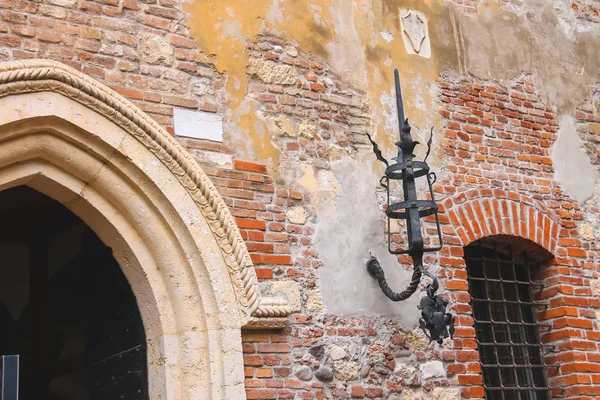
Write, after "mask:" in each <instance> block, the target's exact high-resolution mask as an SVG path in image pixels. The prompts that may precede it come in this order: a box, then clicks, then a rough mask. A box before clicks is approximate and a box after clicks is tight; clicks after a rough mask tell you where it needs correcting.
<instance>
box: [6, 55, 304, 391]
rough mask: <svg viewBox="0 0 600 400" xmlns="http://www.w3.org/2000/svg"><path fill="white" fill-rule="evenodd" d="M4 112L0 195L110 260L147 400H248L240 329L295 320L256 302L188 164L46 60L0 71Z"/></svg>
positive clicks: (79, 77) (102, 90) (106, 98)
mask: <svg viewBox="0 0 600 400" xmlns="http://www.w3.org/2000/svg"><path fill="white" fill-rule="evenodd" d="M0 110H2V112H1V113H0V114H1V115H0V190H7V189H9V188H12V187H18V186H22V185H27V186H28V187H30V188H32V189H35V190H37V191H38V192H40V193H43V194H44V195H46V196H49V197H51V198H52V199H55V200H56V201H58V202H59V203H60V204H62V205H63V206H64V207H66V208H67V209H69V210H70V211H71V212H73V213H74V214H75V215H77V216H78V217H79V218H81V220H82V221H83V222H85V224H87V226H89V227H90V229H92V230H93V231H94V232H95V233H96V234H97V235H98V237H99V238H100V239H101V240H102V242H103V243H105V244H106V245H107V246H109V247H110V248H111V249H112V255H113V256H114V258H115V260H116V261H117V262H118V264H119V266H120V269H121V271H122V272H123V274H124V275H125V277H127V281H128V282H129V284H130V285H131V290H132V292H133V294H134V295H135V299H136V301H137V305H138V308H139V312H140V314H141V318H142V320H143V325H144V329H145V336H146V342H145V343H146V345H147V350H146V357H147V369H148V392H149V393H148V397H150V398H152V399H159V398H160V399H165V400H175V399H176V400H191V399H207V400H208V399H213V400H217V399H238V398H239V399H242V398H244V368H243V356H242V344H241V332H240V331H241V329H242V327H245V328H280V327H282V326H284V325H285V323H286V321H287V317H288V316H289V315H290V314H291V312H292V309H291V307H289V306H287V305H286V303H285V301H282V300H280V299H275V298H266V297H263V296H262V295H261V293H260V290H259V288H258V282H257V279H256V274H255V271H254V268H253V266H252V261H251V259H250V256H249V254H248V251H247V249H246V246H245V244H244V241H243V239H242V237H241V235H240V233H239V230H238V229H237V226H236V225H235V221H234V219H233V217H232V215H231V214H230V213H229V210H228V209H227V205H226V204H225V202H224V201H223V199H222V198H221V197H220V195H219V194H218V193H217V191H216V189H215V187H214V186H213V185H212V183H211V182H210V180H209V178H208V177H207V176H206V175H205V174H204V172H203V171H202V170H201V169H200V167H199V166H198V164H197V163H196V162H195V161H194V160H193V158H192V157H191V155H190V154H189V153H188V152H187V151H186V150H185V149H183V148H182V147H181V146H180V145H179V144H178V143H177V142H176V141H175V140H174V139H173V138H172V137H171V136H170V135H169V134H168V133H167V132H166V131H165V130H164V129H163V128H162V127H161V126H160V125H158V124H157V123H156V122H155V121H153V120H152V119H151V118H150V117H148V116H147V115H145V114H144V113H143V112H142V111H141V110H140V109H139V108H137V107H136V106H135V105H133V104H132V103H131V102H129V101H128V100H127V99H125V98H123V97H122V96H120V95H119V94H118V93H116V92H114V91H112V90H111V89H110V88H108V87H106V86H104V85H102V84H101V83H99V82H98V81H96V80H94V79H92V78H90V77H88V76H86V75H85V74H82V73H81V72H78V71H75V70H73V69H72V68H69V67H67V66H65V65H62V64H60V63H57V62H53V61H48V60H27V61H22V62H9V63H0ZM105 398H106V397H105ZM124 398H131V397H127V396H124Z"/></svg>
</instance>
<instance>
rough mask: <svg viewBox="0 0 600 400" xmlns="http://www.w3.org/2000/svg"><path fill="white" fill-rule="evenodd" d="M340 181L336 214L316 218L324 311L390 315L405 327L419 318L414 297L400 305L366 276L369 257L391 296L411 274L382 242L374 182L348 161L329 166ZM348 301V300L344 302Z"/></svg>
mask: <svg viewBox="0 0 600 400" xmlns="http://www.w3.org/2000/svg"><path fill="white" fill-rule="evenodd" d="M332 171H333V172H334V174H335V177H336V179H337V180H338V181H339V182H340V189H341V190H340V193H339V195H338V196H337V198H336V199H335V207H334V208H333V209H334V210H335V211H334V212H333V213H332V214H328V215H326V216H325V217H323V218H321V219H320V223H319V225H318V227H317V229H316V233H315V235H316V237H315V243H316V246H317V250H318V251H319V254H320V256H321V259H322V260H323V263H324V266H323V267H322V268H320V269H319V271H320V277H319V278H320V279H319V281H320V289H321V295H322V297H323V302H324V304H325V307H326V308H327V311H328V312H329V313H332V314H334V315H340V316H348V317H349V316H358V315H360V316H395V317H400V318H401V319H402V322H403V323H404V325H405V326H414V325H416V323H417V320H418V318H419V315H420V314H419V311H418V310H417V304H418V302H419V298H420V295H418V294H417V295H414V296H412V297H411V298H410V299H408V300H406V301H404V302H402V303H401V305H400V304H398V303H394V302H392V301H390V300H389V299H388V298H387V297H385V295H384V294H383V293H382V292H381V289H380V288H379V285H378V284H377V280H375V279H373V278H371V277H370V276H369V274H368V273H367V271H366V267H365V263H366V262H367V260H368V258H369V253H370V252H371V253H372V254H373V255H374V256H376V257H377V258H378V259H379V261H380V262H381V265H382V266H383V268H384V269H385V272H386V278H387V279H388V283H389V284H390V286H391V287H392V288H393V289H394V290H395V291H401V290H404V288H405V286H406V285H407V284H408V282H409V281H410V277H411V271H407V270H405V269H404V267H403V266H402V265H400V264H399V263H398V260H397V259H396V257H395V256H393V255H391V254H389V253H388V251H387V247H386V245H385V243H384V242H383V240H382V239H383V231H384V230H383V223H382V218H381V215H382V214H381V212H380V207H379V205H378V203H377V198H376V195H375V185H376V184H377V182H378V179H377V177H376V176H375V175H374V174H373V172H371V171H370V170H369V168H368V167H367V166H365V165H356V164H354V163H352V162H350V161H348V160H342V161H338V162H335V163H333V164H332ZM349 299H351V300H349Z"/></svg>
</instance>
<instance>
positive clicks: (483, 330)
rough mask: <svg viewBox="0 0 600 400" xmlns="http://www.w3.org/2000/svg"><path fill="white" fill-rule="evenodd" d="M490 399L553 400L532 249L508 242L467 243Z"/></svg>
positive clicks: (477, 326) (479, 343)
mask: <svg viewBox="0 0 600 400" xmlns="http://www.w3.org/2000/svg"><path fill="white" fill-rule="evenodd" d="M464 253H465V256H464V257H465V261H466V264H467V274H468V280H469V292H470V294H471V305H472V307H473V317H474V319H475V331H476V335H477V347H478V350H479V357H480V360H481V367H482V372H483V384H484V388H485V394H486V398H487V399H490V400H513V399H514V400H521V399H523V400H525V399H526V400H537V399H544V400H545V399H550V391H549V388H548V383H547V378H546V366H545V364H544V357H543V353H542V349H543V346H544V345H542V344H541V343H540V330H539V328H540V327H539V324H538V321H537V318H536V306H537V304H536V302H535V301H534V297H533V290H534V289H535V287H536V286H538V285H536V284H535V283H534V282H533V281H532V279H531V275H532V272H531V271H532V268H533V269H534V270H535V267H536V266H537V265H539V262H533V261H532V260H528V257H527V256H528V252H527V251H524V249H519V248H518V247H516V246H515V245H513V244H511V242H510V241H507V240H498V238H494V239H482V240H479V241H477V242H475V243H473V244H471V245H469V246H467V247H465V252H464Z"/></svg>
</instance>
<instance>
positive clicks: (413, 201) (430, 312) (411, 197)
mask: <svg viewBox="0 0 600 400" xmlns="http://www.w3.org/2000/svg"><path fill="white" fill-rule="evenodd" d="M394 78H395V83H396V106H397V109H398V124H399V132H400V140H399V141H397V142H396V143H395V145H396V147H398V156H397V157H394V158H393V160H394V161H396V162H395V163H394V164H390V163H389V161H388V160H387V159H386V158H385V157H383V155H382V154H381V150H379V147H378V146H377V144H376V143H375V142H374V141H373V139H372V138H371V136H370V135H368V134H367V136H368V138H369V141H370V142H371V144H372V145H373V152H374V153H375V157H376V158H377V159H378V160H379V161H381V162H382V163H384V164H385V166H386V169H385V175H384V176H383V177H382V178H381V180H380V184H381V186H382V187H383V188H385V190H386V192H387V208H386V210H385V213H386V217H387V223H388V230H387V232H388V233H387V235H388V251H389V252H390V253H391V254H408V255H409V256H410V257H411V258H412V260H413V266H414V269H413V274H412V278H411V281H410V283H409V285H408V287H407V288H406V289H405V290H404V291H402V292H400V293H396V292H394V291H393V290H392V289H390V287H389V285H388V283H387V281H386V279H385V273H384V271H383V268H382V267H381V265H380V264H379V261H378V260H377V258H375V257H373V256H371V258H370V259H369V260H368V261H367V271H368V272H369V274H370V275H371V276H372V277H374V278H376V279H377V281H378V283H379V287H380V288H381V290H382V291H383V293H384V294H385V295H386V296H387V297H388V298H389V299H391V300H392V301H403V300H406V299H408V298H409V297H410V296H412V295H413V293H415V291H416V290H417V288H418V286H419V283H420V281H421V277H422V276H423V275H426V276H428V277H429V278H430V279H431V280H432V283H430V284H429V285H427V294H426V296H425V297H423V298H422V299H421V302H420V304H419V306H418V308H419V310H421V318H420V320H419V325H420V327H421V329H423V332H424V333H425V335H426V336H427V337H428V338H429V340H431V341H433V340H435V341H437V342H438V343H440V344H441V343H442V342H443V339H444V338H447V337H448V336H450V337H451V338H452V337H453V336H454V316H452V314H450V313H448V312H446V307H447V306H448V302H447V301H446V300H444V299H443V298H442V297H441V296H439V295H437V294H436V292H437V290H438V289H439V283H438V279H437V277H436V276H435V275H433V274H431V273H430V272H429V271H427V270H425V269H424V268H423V254H424V253H425V252H431V251H438V250H440V249H441V248H442V246H443V240H442V232H441V228H440V222H439V218H438V207H437V204H436V203H435V200H434V196H433V184H434V183H435V180H436V175H435V173H434V172H432V171H430V169H429V165H428V164H427V157H428V156H429V153H430V151H431V143H432V139H433V128H431V131H430V137H429V141H428V142H427V153H426V155H425V157H424V159H423V161H415V160H414V158H415V154H414V150H415V147H416V146H417V145H418V144H419V142H418V141H415V140H413V138H412V136H411V134H410V131H411V127H410V125H409V123H408V118H405V116H404V106H403V102H402V90H401V87H400V76H399V74H398V70H397V69H395V70H394ZM423 178H425V179H426V180H427V185H428V188H429V198H426V199H419V198H418V196H417V188H416V181H415V180H416V179H423ZM396 186H398V187H399V186H401V187H402V197H403V201H400V202H395V203H392V202H391V201H392V199H394V198H396V196H395V194H394V193H390V192H391V191H393V190H394V188H395V187H396ZM429 216H433V217H434V218H433V219H434V220H435V225H436V228H437V243H436V242H435V241H434V242H432V244H430V243H426V241H425V240H424V238H423V231H422V224H421V218H425V217H429ZM392 220H398V221H403V222H404V223H405V225H406V236H407V246H405V247H404V248H399V247H398V245H397V244H396V243H393V241H392V235H391V231H392V230H391V224H392Z"/></svg>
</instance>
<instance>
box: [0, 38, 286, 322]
mask: <svg viewBox="0 0 600 400" xmlns="http://www.w3.org/2000/svg"><path fill="white" fill-rule="evenodd" d="M155 43H158V44H160V41H159V42H155ZM43 91H53V92H56V93H61V94H62V95H64V96H66V97H68V98H70V99H72V100H74V101H77V102H79V103H80V104H83V105H85V106H86V107H88V108H90V109H92V110H94V111H95V112H97V113H99V114H100V115H104V116H106V117H107V118H108V119H109V120H111V121H113V122H114V123H116V124H118V125H119V126H120V127H122V128H123V129H124V130H126V131H127V132H129V133H130V134H131V135H132V136H133V137H135V138H136V139H137V140H138V141H139V142H140V143H142V144H143V145H144V146H146V147H147V148H148V149H149V150H150V151H151V152H152V153H153V154H155V156H156V157H157V158H158V159H159V160H160V161H161V162H162V163H163V164H164V165H165V166H166V167H167V168H168V169H169V170H170V171H171V172H172V173H173V175H174V176H175V177H177V179H178V180H179V181H180V182H181V184H182V185H183V186H184V187H185V188H186V190H187V191H188V192H189V194H190V196H191V197H192V198H193V199H194V201H195V202H196V204H197V206H198V208H199V209H200V210H201V211H202V213H203V215H204V217H205V218H206V220H207V221H208V223H209V226H210V228H211V230H212V232H213V235H214V237H215V240H216V241H217V243H218V244H219V247H220V249H221V251H222V253H223V256H224V259H225V262H226V263H227V265H228V267H229V272H230V275H231V282H232V283H233V286H234V288H235V291H236V295H237V299H238V302H239V308H240V310H241V311H242V313H243V314H245V315H243V316H242V319H243V321H244V326H245V327H248V328H271V327H282V326H284V325H285V323H286V321H287V318H286V317H287V316H289V315H290V314H291V313H292V310H291V308H290V307H288V306H287V304H286V302H285V301H283V300H281V299H269V298H264V297H262V295H261V294H260V291H259V290H258V281H257V278H256V272H255V271H254V268H253V265H252V261H251V259H250V255H249V253H248V250H247V249H246V245H245V243H244V241H243V239H242V237H241V236H240V233H239V230H238V228H237V225H236V224H235V221H234V219H233V217H232V215H231V213H230V212H229V210H228V208H227V206H226V204H225V202H224V201H223V199H222V197H221V196H220V194H219V193H218V192H217V190H216V188H215V187H214V186H213V184H212V182H211V181H210V179H209V178H208V177H207V176H206V174H204V172H203V171H202V170H201V169H200V168H199V166H198V164H197V163H196V162H195V161H194V160H193V158H192V157H191V156H190V155H189V153H188V152H187V151H186V150H185V149H183V148H182V147H181V145H180V144H179V143H178V142H177V141H176V140H175V139H174V138H173V137H171V135H169V133H168V132H166V131H165V130H164V128H163V127H162V126H160V125H159V124H158V123H157V122H156V121H154V120H152V119H151V118H150V117H148V116H147V115H146V114H145V113H144V112H142V111H141V110H140V109H139V108H138V107H136V106H135V105H133V104H132V103H131V102H130V101H129V100H127V99H126V98H124V97H123V96H121V95H119V94H118V93H116V92H114V91H113V90H111V89H109V88H108V87H106V86H104V85H103V84H101V83H100V82H98V81H96V80H94V79H92V78H90V77H88V76H87V75H85V74H83V73H81V72H79V71H76V70H74V69H73V68H71V67H68V66H66V65H64V64H61V63H59V62H55V61H51V60H25V61H18V62H8V63H4V64H2V65H0V97H4V96H7V95H15V94H21V93H34V92H43ZM261 318H264V325H262V322H261Z"/></svg>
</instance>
